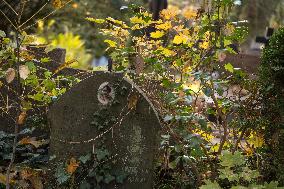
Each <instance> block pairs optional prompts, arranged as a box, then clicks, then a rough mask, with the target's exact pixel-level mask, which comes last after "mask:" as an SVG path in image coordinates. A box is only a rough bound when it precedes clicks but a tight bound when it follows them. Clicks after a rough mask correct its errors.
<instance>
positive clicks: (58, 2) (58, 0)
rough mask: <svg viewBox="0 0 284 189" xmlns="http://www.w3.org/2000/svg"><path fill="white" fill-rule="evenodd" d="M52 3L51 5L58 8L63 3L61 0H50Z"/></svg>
mask: <svg viewBox="0 0 284 189" xmlns="http://www.w3.org/2000/svg"><path fill="white" fill-rule="evenodd" d="M52 5H53V6H54V7H55V8H57V9H59V8H61V7H62V6H63V3H62V1H61V0H53V1H52Z"/></svg>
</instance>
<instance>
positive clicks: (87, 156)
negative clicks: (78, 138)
mask: <svg viewBox="0 0 284 189" xmlns="http://www.w3.org/2000/svg"><path fill="white" fill-rule="evenodd" d="M90 159H91V154H87V155H85V156H81V157H79V160H80V161H81V162H82V163H83V164H85V163H86V162H87V161H89V160H90Z"/></svg>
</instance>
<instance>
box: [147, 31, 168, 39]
mask: <svg viewBox="0 0 284 189" xmlns="http://www.w3.org/2000/svg"><path fill="white" fill-rule="evenodd" d="M150 35H151V37H152V38H154V39H159V38H161V37H163V36H164V35H165V32H163V31H159V30H158V31H155V32H152V33H150Z"/></svg>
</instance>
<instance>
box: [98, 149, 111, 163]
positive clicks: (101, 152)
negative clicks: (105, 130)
mask: <svg viewBox="0 0 284 189" xmlns="http://www.w3.org/2000/svg"><path fill="white" fill-rule="evenodd" d="M96 155H97V159H98V161H101V160H103V159H104V158H106V157H107V156H109V152H108V150H106V149H97V151H96Z"/></svg>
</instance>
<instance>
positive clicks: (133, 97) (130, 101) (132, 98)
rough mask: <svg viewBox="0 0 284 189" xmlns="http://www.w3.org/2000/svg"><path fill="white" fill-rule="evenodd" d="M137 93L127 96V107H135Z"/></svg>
mask: <svg viewBox="0 0 284 189" xmlns="http://www.w3.org/2000/svg"><path fill="white" fill-rule="evenodd" d="M138 98H139V96H138V94H131V95H130V96H129V98H128V109H129V110H130V109H132V108H136V105H137V102H138Z"/></svg>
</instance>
